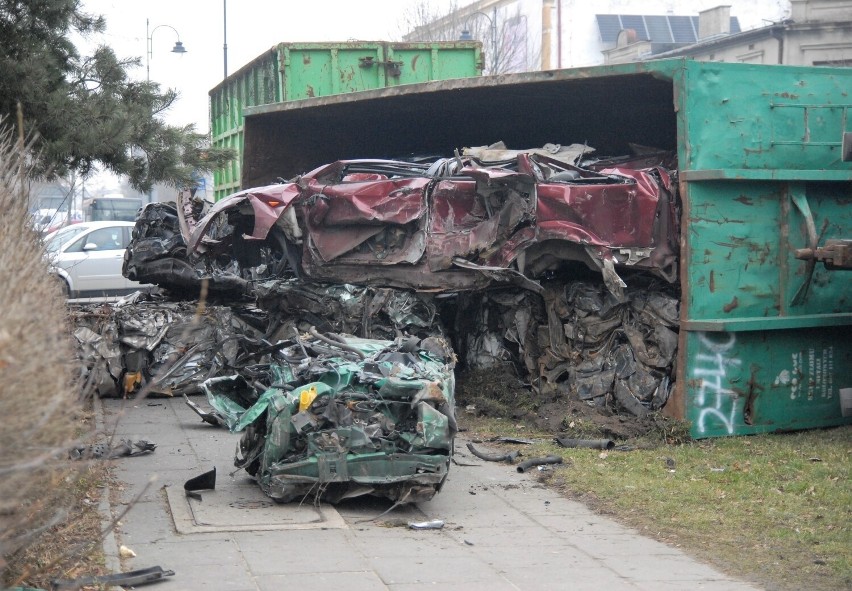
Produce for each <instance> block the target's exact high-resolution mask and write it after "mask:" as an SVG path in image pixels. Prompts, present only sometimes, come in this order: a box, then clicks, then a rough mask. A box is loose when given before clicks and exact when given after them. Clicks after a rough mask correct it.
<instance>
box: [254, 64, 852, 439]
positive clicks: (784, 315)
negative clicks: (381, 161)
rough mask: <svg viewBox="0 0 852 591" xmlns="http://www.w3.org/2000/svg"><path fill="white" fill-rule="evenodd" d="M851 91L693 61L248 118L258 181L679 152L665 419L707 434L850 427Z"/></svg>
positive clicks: (434, 88) (506, 80) (836, 73)
mask: <svg viewBox="0 0 852 591" xmlns="http://www.w3.org/2000/svg"><path fill="white" fill-rule="evenodd" d="M850 89H852V68H824V67H793V66H761V65H751V64H726V63H708V62H697V61H691V60H680V59H679V60H660V61H656V62H643V63H638V64H621V65H617V66H600V67H592V68H579V69H572V70H557V71H551V72H534V73H525V74H512V75H504V76H499V77H479V78H471V79H466V80H449V81H441V82H431V83H426V84H418V85H409V86H404V87H395V88H386V89H377V90H373V91H367V92H360V93H356V94H351V95H339V96H333V97H322V98H314V99H306V100H303V101H298V102H295V103H279V104H274V105H263V106H258V107H252V108H249V109H248V110H247V111H246V121H245V133H246V151H245V157H246V166H245V167H244V169H243V185H244V186H257V185H261V184H264V183H268V182H271V181H272V180H273V179H274V178H275V177H276V176H283V177H288V176H292V175H295V174H298V173H300V172H304V171H306V170H310V169H311V168H313V167H315V166H318V165H320V164H323V163H326V162H332V161H334V160H337V159H340V158H353V157H357V158H373V157H382V156H384V155H387V154H406V153H414V154H417V153H442V152H445V151H447V150H448V149H452V148H453V147H461V146H478V145H487V144H491V143H493V142H495V141H497V140H503V141H504V142H505V143H506V144H507V145H508V146H510V147H513V148H525V147H534V146H542V145H544V144H545V143H548V142H558V143H563V144H569V143H572V142H586V143H587V144H588V145H589V146H592V147H594V148H596V149H597V153H599V154H603V155H607V154H608V155H619V154H626V153H629V150H630V146H632V145H636V144H639V145H642V146H651V147H654V148H661V149H664V150H674V151H675V152H676V154H677V157H678V171H677V173H678V178H679V192H680V199H681V202H682V215H681V228H680V229H681V252H680V273H679V283H680V290H681V311H680V333H679V350H678V360H677V368H676V386H675V389H674V392H673V394H672V396H671V398H670V400H669V402H668V404H667V405H666V407H665V410H666V412H667V413H668V414H670V415H673V416H676V417H679V418H684V419H687V420H689V421H691V423H692V433H693V435H694V436H695V437H716V436H724V435H737V434H748V433H758V432H767V431H777V430H789V429H806V428H814V427H822V426H830V425H838V424H844V423H849V422H850V421H852V417H850V416H846V417H844V416H843V412H842V409H841V396H840V391H841V390H846V389H849V388H852V339H851V338H850V337H849V335H850V333H852V297H850V296H852V272H851V271H849V270H848V267H849V265H850V258H852V251H850V246H849V242H844V240H848V239H850V238H852V162H848V161H844V159H843V152H844V149H843V145H842V141H843V137H844V134H847V136H846V137H847V138H848V137H849V136H848V134H849V132H850V131H852V120H851V119H850V117H849V111H850V107H852V98H850V96H849V92H850ZM436 113H438V114H440V117H435V116H434V114H436ZM389 114H392V116H390V115H389ZM847 147H848V146H847ZM844 268H845V269H847V270H844ZM846 391H847V392H848V390H846ZM849 414H852V413H849Z"/></svg>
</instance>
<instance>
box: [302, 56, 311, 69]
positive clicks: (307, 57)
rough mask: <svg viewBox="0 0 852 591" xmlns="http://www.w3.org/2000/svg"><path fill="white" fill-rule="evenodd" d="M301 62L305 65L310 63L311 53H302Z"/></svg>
mask: <svg viewBox="0 0 852 591" xmlns="http://www.w3.org/2000/svg"><path fill="white" fill-rule="evenodd" d="M302 63H303V64H305V65H306V66H307V65H308V64H310V63H311V54H310V53H303V54H302Z"/></svg>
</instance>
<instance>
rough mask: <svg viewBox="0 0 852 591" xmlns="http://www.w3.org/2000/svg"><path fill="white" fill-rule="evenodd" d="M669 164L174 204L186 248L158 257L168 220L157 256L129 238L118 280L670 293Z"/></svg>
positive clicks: (542, 158) (543, 159)
mask: <svg viewBox="0 0 852 591" xmlns="http://www.w3.org/2000/svg"><path fill="white" fill-rule="evenodd" d="M635 162H641V163H643V164H648V163H649V162H651V163H653V164H654V165H651V166H647V167H644V168H641V169H639V168H633V167H632V166H633V165H634V163H635ZM664 162H665V158H663V157H660V158H644V159H639V160H636V161H630V160H628V159H622V161H621V162H618V161H616V160H613V161H597V162H594V163H593V164H592V165H584V166H583V167H581V166H576V165H573V164H571V163H569V162H566V161H564V160H557V159H555V158H551V157H549V156H547V155H544V154H541V153H535V152H520V153H517V154H516V155H514V156H513V157H511V158H510V159H507V160H502V161H499V162H493V161H484V160H481V159H478V158H474V157H471V156H457V157H453V158H442V159H437V160H435V161H433V162H427V163H418V162H405V161H398V160H342V161H338V162H334V163H331V164H328V165H325V166H321V167H319V168H317V169H315V170H313V171H311V172H309V173H307V174H304V175H302V176H300V177H297V178H295V179H293V180H291V181H290V182H285V183H281V184H276V185H269V186H266V187H259V188H253V189H247V190H244V191H241V192H239V193H236V194H234V195H231V196H230V197H228V198H226V199H223V200H221V201H219V202H218V203H216V204H215V205H213V206H212V207H210V208H209V210H207V211H206V212H199V211H198V208H197V207H196V208H195V210H193V206H192V204H191V203H188V202H183V203H178V205H177V206H176V207H174V208H173V210H174V211H173V212H172V213H173V215H175V216H176V219H177V221H174V220H173V221H172V222H171V226H172V232H171V234H170V236H172V237H174V238H177V237H178V235H179V236H180V237H183V238H184V241H185V248H184V244H181V242H182V241H180V240H173V241H172V243H170V244H171V246H169V245H163V244H162V243H161V242H162V235H163V234H162V231H161V227H162V226H163V223H162V220H160V221H159V222H158V223H159V226H160V229H158V230H157V231H155V232H153V233H152V235H151V238H152V239H154V240H160V242H158V243H157V244H158V247H157V248H153V249H152V248H146V247H145V245H144V242H145V240H144V239H145V236H144V234H145V233H146V230H145V229H144V228H142V229H140V228H139V224H137V234H138V236H137V237H136V238H137V240H136V244H135V245H132V246H131V248H130V249H128V251H127V252H128V254H127V258H126V261H125V274H126V275H127V276H128V277H130V278H131V279H135V280H137V281H146V282H154V283H158V284H159V285H161V286H163V287H167V288H168V287H171V288H178V287H189V286H191V285H195V284H197V283H198V281H199V280H200V279H205V278H206V279H210V280H212V285H213V286H214V288H215V287H216V286H221V287H223V288H226V289H233V288H235V287H239V286H240V285H242V282H251V281H252V280H256V279H263V278H270V277H279V276H283V275H286V274H288V273H291V274H293V275H296V276H299V277H303V278H305V279H308V280H311V281H318V282H331V283H351V284H360V285H382V286H388V287H398V288H406V289H415V290H419V291H435V292H446V291H458V290H470V289H479V288H483V287H486V286H488V285H490V284H495V283H508V284H514V285H518V286H522V287H525V288H527V289H531V290H533V291H537V292H540V291H541V288H540V285H539V284H538V283H537V280H538V279H541V278H543V277H545V276H547V274H549V273H554V272H559V271H560V270H561V269H563V268H565V266H566V265H571V264H574V265H576V264H577V263H581V264H584V265H585V266H587V267H589V268H591V269H593V270H597V271H600V272H601V273H602V274H603V278H604V281H605V283H606V285H607V287H608V289H609V290H610V291H611V292H612V293H613V294H615V295H617V296H618V295H620V294H621V293H622V288H623V287H624V282H623V281H622V280H621V278H620V276H619V273H621V272H623V271H628V272H629V271H630V270H642V271H644V272H646V273H651V274H654V275H656V276H659V277H661V278H663V279H665V280H666V281H668V282H674V280H675V279H676V269H677V248H678V235H677V231H678V224H677V203H676V199H675V195H674V186H675V184H674V183H673V181H672V177H671V173H670V170H671V169H670V168H666V167H664V166H663V165H662V164H663V163H664ZM151 213H152V212H149V214H148V215H151ZM161 213H162V212H160V214H161ZM202 213H203V215H202ZM160 214H158V215H160ZM169 215H172V214H169ZM144 216H145V214H144V213H143V218H144ZM166 217H168V215H167V216H166ZM143 225H144V224H143ZM167 225H168V224H167ZM140 247H141V248H140ZM137 253H138V254H137ZM217 261H221V263H217Z"/></svg>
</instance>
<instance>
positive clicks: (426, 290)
mask: <svg viewBox="0 0 852 591" xmlns="http://www.w3.org/2000/svg"><path fill="white" fill-rule="evenodd" d="M592 152H593V150H591V149H590V148H588V147H587V146H580V145H571V146H558V145H547V146H545V147H544V148H542V149H536V150H526V151H510V150H505V149H503V147H502V146H492V147H489V148H480V149H473V150H468V151H466V152H465V153H464V154H461V155H459V154H456V155H455V156H453V157H449V158H441V159H435V160H432V161H430V162H408V161H395V160H347V161H338V162H334V163H332V164H328V165H325V166H321V167H319V168H317V169H316V170H314V171H312V172H309V173H307V174H304V175H302V176H300V177H297V178H295V179H293V180H292V181H289V182H282V183H280V184H275V185H270V186H266V187H260V188H256V189H249V190H245V191H241V192H239V193H236V194H234V195H232V196H230V197H228V198H226V199H223V200H222V201H219V202H217V203H216V204H213V205H210V204H206V203H203V202H201V201H199V200H194V199H192V198H189V197H186V196H185V195H182V196H181V197H180V198H179V199H178V200H177V202H176V203H157V204H150V205H149V206H147V207H146V208H145V209H144V210H143V212H142V213H141V214H140V217H139V218H138V220H137V225H136V228H135V230H134V238H133V242H132V243H131V246H130V247H129V248H128V250H127V251H126V254H125V263H124V274H125V275H126V276H127V277H128V278H130V279H132V280H136V281H140V282H143V283H154V284H156V285H158V286H160V287H161V288H163V289H164V290H166V293H167V294H168V298H167V299H165V300H164V299H156V298H154V299H152V298H147V299H145V298H140V299H139V300H138V301H137V302H131V303H128V304H126V305H124V306H116V307H115V308H114V312H113V313H112V315H111V317H110V318H108V319H104V318H98V314H99V312H98V310H97V309H83V310H81V311H79V312H78V314H79V317H80V321H79V322H78V330H77V333H76V336H77V338H78V340H79V341H80V344H81V348H82V350H83V356H84V358H85V359H86V363H87V366H88V367H89V368H90V371H91V374H92V375H93V376H95V377H96V378H97V379H95V380H94V381H96V382H99V383H103V384H104V387H103V388H102V389H101V394H102V395H105V394H104V393H105V392H106V390H108V385H109V382H110V380H112V381H113V382H114V384H115V385H116V387H115V388H114V392H117V393H119V394H121V393H123V394H128V393H131V392H133V391H134V390H135V389H139V388H143V389H146V391H148V392H159V393H165V394H169V395H173V394H181V393H191V392H197V391H198V390H203V391H205V392H206V393H207V395H208V399H209V402H210V404H211V405H212V406H213V407H214V409H216V413H218V416H219V417H220V418H221V420H223V421H225V422H227V423H228V425H229V426H230V427H231V428H232V429H237V430H243V429H244V430H245V434H244V436H243V439H242V443H241V452H240V454H239V456H238V458H237V465H239V466H241V467H244V468H246V469H247V470H248V471H249V473H251V474H253V475H255V477H256V478H257V479H258V481H259V482H260V484H261V486H262V487H263V489H264V490H265V491H266V492H267V494H269V495H270V496H272V497H273V498H277V499H279V500H282V501H286V500H290V499H294V498H297V497H303V496H305V495H308V494H312V493H313V494H316V495H318V496H320V497H322V498H326V499H329V500H338V499H341V498H345V497H347V496H353V495H357V494H363V493H368V494H377V495H381V496H387V497H389V498H392V499H395V500H397V501H404V500H411V499H423V498H429V497H430V496H431V495H432V494H434V492H435V491H437V490H438V489H439V488H440V483H441V482H442V481H443V478H445V477H446V469H447V468H448V462H449V455H450V453H451V450H452V438H453V435H454V433H455V419H454V418H453V414H454V413H453V384H454V380H453V367H454V363H455V355H456V354H458V356H459V360H460V364H461V367H463V368H464V369H478V368H480V369H481V368H489V367H493V366H495V365H507V366H510V367H511V368H513V370H514V371H515V372H516V373H517V375H518V376H519V377H520V378H521V380H522V381H524V382H525V383H526V384H528V386H529V388H530V389H531V390H532V391H534V392H537V393H538V394H539V395H541V396H547V397H550V398H551V399H552V398H556V399H558V398H559V397H570V398H572V399H575V400H577V399H579V400H582V401H586V402H588V403H589V404H590V405H595V406H600V407H604V406H607V407H610V408H612V409H615V410H617V411H627V412H629V413H632V414H634V415H638V416H642V415H643V414H645V413H647V412H649V411H650V410H655V409H658V408H660V407H661V406H663V405H664V404H665V402H666V400H667V398H668V394H669V392H670V391H671V388H672V384H673V382H674V379H675V376H674V371H673V370H674V365H675V359H676V349H677V319H678V294H677V291H676V286H675V280H676V276H677V264H678V244H679V238H678V228H679V210H678V200H677V195H676V187H677V183H676V178H673V177H674V176H675V171H676V165H675V164H674V163H673V157H672V154H671V153H667V152H654V151H650V152H649V151H647V150H645V151H643V152H641V153H639V155H635V156H625V157H620V158H610V159H597V158H594V157H592V156H591V155H590V154H591V153H592ZM199 293H202V294H206V296H203V298H202V299H204V298H206V304H207V308H206V310H204V311H202V312H201V313H199V311H198V310H196V309H195V305H194V304H189V303H186V302H176V301H169V300H172V299H175V298H177V299H180V298H187V297H191V298H197V297H198V294H199ZM95 320H99V321H104V320H106V322H107V325H108V329H107V330H105V331H104V330H98V329H95V328H94V326H93V324H92V323H93V322H94V321H95ZM110 323H111V324H110ZM99 338H100V340H99ZM449 343H452V347H451V346H450V344H449ZM453 350H455V352H454V351H453Z"/></svg>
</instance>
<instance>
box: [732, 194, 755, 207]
mask: <svg viewBox="0 0 852 591" xmlns="http://www.w3.org/2000/svg"><path fill="white" fill-rule="evenodd" d="M734 201H739V202H740V203H742V204H743V205H754V201H752V200H751V199H750V198H748V197H746V196H745V195H740V196H739V197H737V198H736V199H734Z"/></svg>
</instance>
